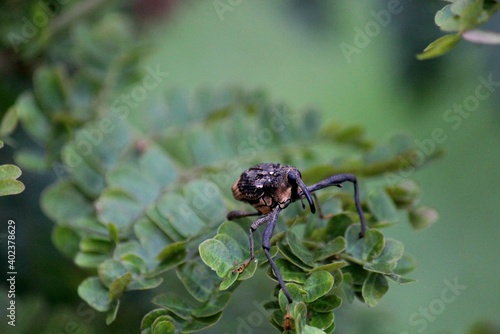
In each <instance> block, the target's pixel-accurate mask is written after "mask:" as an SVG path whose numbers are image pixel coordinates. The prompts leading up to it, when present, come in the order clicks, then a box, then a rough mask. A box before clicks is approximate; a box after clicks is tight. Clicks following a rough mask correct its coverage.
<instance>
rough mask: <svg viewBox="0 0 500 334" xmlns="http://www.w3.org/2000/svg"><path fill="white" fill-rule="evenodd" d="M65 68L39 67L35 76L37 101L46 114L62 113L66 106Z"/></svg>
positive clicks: (34, 83) (34, 84)
mask: <svg viewBox="0 0 500 334" xmlns="http://www.w3.org/2000/svg"><path fill="white" fill-rule="evenodd" d="M66 80H67V79H66V78H65V75H64V72H63V67H62V66H61V67H52V68H50V67H48V66H42V67H39V68H38V69H37V70H36V71H35V73H34V75H33V86H34V91H35V95H36V98H37V101H38V102H39V104H40V106H41V107H42V109H44V111H46V113H47V114H48V113H49V111H50V112H54V111H55V112H58V113H61V112H62V111H63V109H64V108H65V106H66V95H67V92H66V87H67V82H65V81H66Z"/></svg>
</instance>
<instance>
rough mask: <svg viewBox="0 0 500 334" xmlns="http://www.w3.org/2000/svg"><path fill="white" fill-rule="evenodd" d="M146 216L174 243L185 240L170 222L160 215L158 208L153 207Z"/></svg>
mask: <svg viewBox="0 0 500 334" xmlns="http://www.w3.org/2000/svg"><path fill="white" fill-rule="evenodd" d="M146 215H147V216H148V218H149V219H151V221H152V222H154V223H155V225H156V226H158V228H159V229H160V230H161V231H162V232H163V233H165V235H167V236H168V238H169V239H171V240H173V241H182V240H184V239H185V238H184V237H183V236H182V235H180V234H179V232H177V231H176V230H175V229H174V228H173V227H172V225H171V224H170V222H169V221H168V220H167V219H166V218H164V217H163V216H161V215H160V213H159V212H158V210H157V208H156V206H151V207H150V208H149V209H148V210H147V211H146Z"/></svg>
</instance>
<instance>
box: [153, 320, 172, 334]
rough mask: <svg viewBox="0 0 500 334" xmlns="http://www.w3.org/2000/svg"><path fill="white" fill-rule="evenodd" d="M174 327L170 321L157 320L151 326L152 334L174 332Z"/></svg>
mask: <svg viewBox="0 0 500 334" xmlns="http://www.w3.org/2000/svg"><path fill="white" fill-rule="evenodd" d="M176 331H177V330H176V328H175V325H174V323H173V322H171V321H159V322H157V323H155V325H154V326H153V334H175V333H176Z"/></svg>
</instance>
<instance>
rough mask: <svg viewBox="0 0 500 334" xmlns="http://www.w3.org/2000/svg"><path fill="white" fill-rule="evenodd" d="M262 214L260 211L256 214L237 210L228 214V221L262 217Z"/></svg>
mask: <svg viewBox="0 0 500 334" xmlns="http://www.w3.org/2000/svg"><path fill="white" fill-rule="evenodd" d="M261 214H262V213H260V212H259V211H256V212H246V211H240V210H235V211H231V212H229V213H228V214H227V216H226V217H227V220H234V219H238V218H244V217H250V216H260V215H261Z"/></svg>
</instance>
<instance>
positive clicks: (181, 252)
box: [156, 241, 187, 270]
mask: <svg viewBox="0 0 500 334" xmlns="http://www.w3.org/2000/svg"><path fill="white" fill-rule="evenodd" d="M186 256H187V250H186V242H185V241H180V242H175V243H173V244H170V245H168V246H166V247H165V248H163V250H162V251H161V252H160V253H159V254H158V255H157V256H156V258H157V259H158V260H159V261H160V267H161V270H168V269H170V268H173V267H177V266H178V265H179V264H181V263H183V262H184V260H185V259H186Z"/></svg>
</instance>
